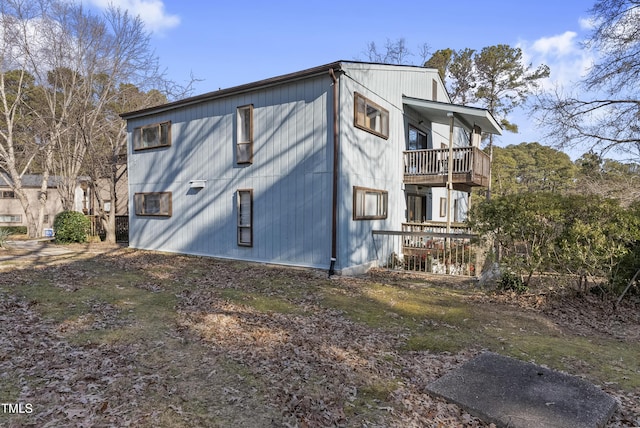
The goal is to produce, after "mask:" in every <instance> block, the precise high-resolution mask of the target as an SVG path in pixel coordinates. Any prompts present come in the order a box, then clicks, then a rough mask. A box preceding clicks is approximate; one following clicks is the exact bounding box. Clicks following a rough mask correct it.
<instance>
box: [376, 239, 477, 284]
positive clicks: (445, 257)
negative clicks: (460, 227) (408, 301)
mask: <svg viewBox="0 0 640 428" xmlns="http://www.w3.org/2000/svg"><path fill="white" fill-rule="evenodd" d="M473 238H475V235H472V234H467V233H439V232H417V231H388V230H374V231H373V240H374V245H375V247H376V253H377V257H378V266H380V267H382V268H386V269H389V270H405V271H412V272H426V273H439V274H448V275H465V276H477V275H478V273H479V272H478V268H479V266H481V265H482V263H483V260H482V254H481V252H480V251H479V248H478V247H476V245H474V244H473Z"/></svg>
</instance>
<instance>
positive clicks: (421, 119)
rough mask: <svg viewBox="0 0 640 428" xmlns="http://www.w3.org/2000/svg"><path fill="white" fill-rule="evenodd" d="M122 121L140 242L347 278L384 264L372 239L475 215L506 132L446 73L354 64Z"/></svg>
mask: <svg viewBox="0 0 640 428" xmlns="http://www.w3.org/2000/svg"><path fill="white" fill-rule="evenodd" d="M122 117H123V118H124V119H126V120H127V127H128V133H129V153H128V171H129V195H130V196H129V204H130V207H129V213H130V224H129V234H130V236H129V243H130V246H131V247H135V248H143V249H153V250H162V251H169V252H176V253H188V254H196V255H205V256H215V257H223V258H224V257H226V258H231V259H240V260H250V261H258V262H266V263H277V264H286V265H296V266H307V267H315V268H322V269H329V270H330V272H333V271H336V272H341V273H345V274H347V273H356V272H361V271H364V270H366V269H368V268H369V267H371V266H373V265H375V264H376V263H377V260H378V259H379V258H380V254H378V252H379V250H378V249H376V247H375V244H374V239H373V234H372V232H373V231H374V230H391V231H393V230H401V229H402V228H403V225H406V224H421V223H424V222H427V221H440V222H443V224H445V225H447V226H448V227H447V230H449V229H450V227H451V225H452V224H454V222H455V221H456V220H464V218H465V212H466V209H467V207H468V200H469V193H468V192H469V191H470V189H471V188H472V187H473V186H484V185H486V184H487V182H488V181H487V180H488V178H489V167H490V165H489V159H488V157H487V156H486V154H485V153H484V152H482V151H481V150H480V148H479V143H480V135H481V133H494V134H499V133H500V132H501V129H500V126H499V125H498V123H497V122H496V121H495V119H494V118H493V117H492V116H491V115H490V114H489V112H488V111H486V110H484V109H478V108H473V107H465V106H460V105H454V104H451V103H450V100H449V97H448V95H447V93H446V90H445V88H444V85H443V83H442V81H441V79H440V77H439V75H438V71H437V70H434V69H428V68H423V67H413V66H396V65H383V64H371V63H361V62H353V61H338V62H334V63H331V64H327V65H323V66H319V67H314V68H311V69H307V70H302V71H298V72H295V73H291V74H287V75H283V76H279V77H274V78H270V79H266V80H262V81H258V82H255V83H250V84H246V85H241V86H237V87H233V88H229V89H222V90H219V91H214V92H210V93H206V94H203V95H199V96H195V97H191V98H187V99H184V100H180V101H177V102H172V103H168V104H164V105H160V106H157V107H153V108H148V109H144V110H140V111H134V112H130V113H126V114H123V115H122ZM395 251H396V252H397V251H398V250H395ZM400 251H401V250H400Z"/></svg>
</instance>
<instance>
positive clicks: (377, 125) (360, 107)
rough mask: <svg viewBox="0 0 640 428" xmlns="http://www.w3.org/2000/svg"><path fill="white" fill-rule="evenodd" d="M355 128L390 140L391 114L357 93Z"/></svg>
mask: <svg viewBox="0 0 640 428" xmlns="http://www.w3.org/2000/svg"><path fill="white" fill-rule="evenodd" d="M354 110H355V113H354V115H355V126H356V127H357V128H360V129H364V130H365V131H368V132H371V133H372V134H376V135H378V136H380V137H382V138H385V139H387V138H389V112H388V111H387V110H385V109H383V108H382V107H380V106H379V105H377V104H375V103H373V102H371V101H369V100H368V99H366V98H365V97H363V96H362V95H360V94H359V93H357V92H356V93H355V108H354Z"/></svg>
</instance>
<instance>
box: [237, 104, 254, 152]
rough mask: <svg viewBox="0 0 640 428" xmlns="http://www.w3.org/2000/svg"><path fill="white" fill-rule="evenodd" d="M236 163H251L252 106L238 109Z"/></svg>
mask: <svg viewBox="0 0 640 428" xmlns="http://www.w3.org/2000/svg"><path fill="white" fill-rule="evenodd" d="M237 118H238V130H237V134H236V162H237V163H239V164H245V163H248V164H250V163H253V105H248V106H243V107H238V112H237Z"/></svg>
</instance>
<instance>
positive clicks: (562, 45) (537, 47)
mask: <svg viewBox="0 0 640 428" xmlns="http://www.w3.org/2000/svg"><path fill="white" fill-rule="evenodd" d="M577 35H578V33H576V32H575V31H565V32H564V33H563V34H560V35H557V36H551V37H541V38H539V39H538V40H536V41H535V42H533V45H531V49H533V50H534V51H535V52H537V53H538V54H540V55H543V56H550V55H556V56H565V55H567V54H570V53H572V52H574V51H575V49H576V42H575V39H576V36H577Z"/></svg>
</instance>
